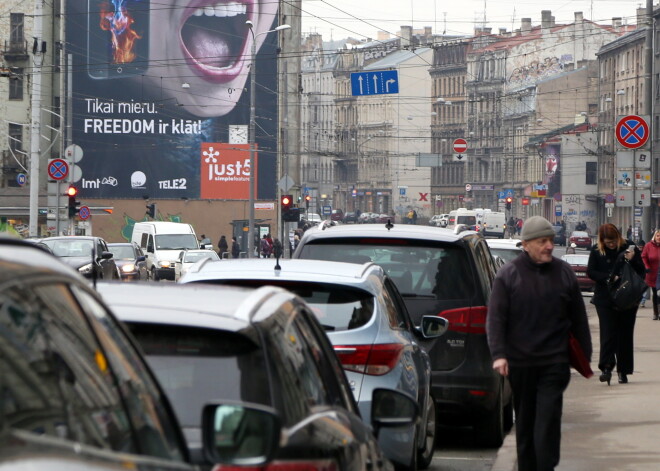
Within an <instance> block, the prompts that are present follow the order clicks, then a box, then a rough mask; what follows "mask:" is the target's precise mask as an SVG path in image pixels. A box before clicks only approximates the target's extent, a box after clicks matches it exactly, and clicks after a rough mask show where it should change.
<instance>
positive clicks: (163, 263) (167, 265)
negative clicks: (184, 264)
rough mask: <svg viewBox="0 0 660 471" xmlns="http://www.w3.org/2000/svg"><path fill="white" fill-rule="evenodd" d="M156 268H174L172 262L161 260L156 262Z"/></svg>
mask: <svg viewBox="0 0 660 471" xmlns="http://www.w3.org/2000/svg"><path fill="white" fill-rule="evenodd" d="M158 266H160V268H170V267H174V262H170V261H169V260H161V261H160V262H158Z"/></svg>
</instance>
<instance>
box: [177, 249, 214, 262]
mask: <svg viewBox="0 0 660 471" xmlns="http://www.w3.org/2000/svg"><path fill="white" fill-rule="evenodd" d="M206 252H208V253H188V252H187V253H186V254H185V255H184V260H183V262H184V263H195V262H199V261H200V260H203V259H205V258H210V259H212V260H218V259H219V258H220V257H218V254H217V253H215V252H213V251H212V250H207V251H206Z"/></svg>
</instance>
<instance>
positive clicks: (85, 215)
mask: <svg viewBox="0 0 660 471" xmlns="http://www.w3.org/2000/svg"><path fill="white" fill-rule="evenodd" d="M78 216H80V219H82V220H83V221H85V220H87V219H89V218H90V217H91V216H92V212H91V211H90V210H89V206H81V207H80V208H79V209H78Z"/></svg>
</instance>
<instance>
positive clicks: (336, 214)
mask: <svg viewBox="0 0 660 471" xmlns="http://www.w3.org/2000/svg"><path fill="white" fill-rule="evenodd" d="M330 220H331V221H339V222H342V221H343V220H344V211H343V210H342V209H333V210H332V213H330Z"/></svg>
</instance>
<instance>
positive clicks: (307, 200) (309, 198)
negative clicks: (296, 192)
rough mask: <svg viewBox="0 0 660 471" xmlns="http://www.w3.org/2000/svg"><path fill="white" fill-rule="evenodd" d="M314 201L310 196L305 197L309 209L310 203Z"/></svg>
mask: <svg viewBox="0 0 660 471" xmlns="http://www.w3.org/2000/svg"><path fill="white" fill-rule="evenodd" d="M310 201H312V197H311V196H309V195H305V207H306V208H307V209H309V202H310Z"/></svg>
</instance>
